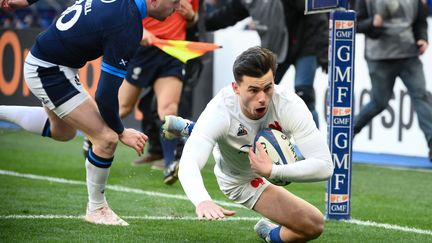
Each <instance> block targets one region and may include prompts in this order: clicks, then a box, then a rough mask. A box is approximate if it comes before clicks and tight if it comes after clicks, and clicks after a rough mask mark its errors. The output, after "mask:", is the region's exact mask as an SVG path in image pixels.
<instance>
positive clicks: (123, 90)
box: [118, 80, 141, 118]
mask: <svg viewBox="0 0 432 243" xmlns="http://www.w3.org/2000/svg"><path fill="white" fill-rule="evenodd" d="M140 93H141V87H138V86H136V85H133V84H131V83H129V82H127V81H126V80H125V81H123V83H122V85H121V86H120V89H119V96H118V99H119V112H120V117H122V118H123V117H126V116H127V115H129V114H130V113H131V112H132V111H133V109H134V108H135V104H136V103H137V101H138V98H139V95H140Z"/></svg>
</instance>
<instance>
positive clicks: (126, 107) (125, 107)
mask: <svg viewBox="0 0 432 243" xmlns="http://www.w3.org/2000/svg"><path fill="white" fill-rule="evenodd" d="M133 108H134V106H133V105H130V104H122V103H120V106H119V113H120V117H125V116H127V115H129V114H130V113H131V112H132V109H133Z"/></svg>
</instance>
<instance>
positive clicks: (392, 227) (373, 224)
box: [342, 219, 432, 235]
mask: <svg viewBox="0 0 432 243" xmlns="http://www.w3.org/2000/svg"><path fill="white" fill-rule="evenodd" d="M342 222H346V223H350V224H357V225H362V226H371V227H377V228H384V229H390V230H396V231H403V232H409V233H416V234H423V235H432V230H424V229H417V228H412V227H407V226H399V225H394V224H382V223H376V222H372V221H361V220H357V219H351V220H342Z"/></svg>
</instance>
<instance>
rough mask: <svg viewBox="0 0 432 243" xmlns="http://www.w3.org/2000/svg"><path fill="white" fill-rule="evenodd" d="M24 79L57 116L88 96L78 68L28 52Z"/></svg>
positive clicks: (66, 113) (62, 115)
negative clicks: (79, 76) (61, 64)
mask: <svg viewBox="0 0 432 243" xmlns="http://www.w3.org/2000/svg"><path fill="white" fill-rule="evenodd" d="M24 79H25V81H26V83H27V86H28V87H29V89H30V90H31V92H32V93H33V94H34V95H35V96H36V97H37V98H38V99H39V100H40V101H41V102H42V104H43V106H46V107H48V109H50V110H52V111H53V112H54V113H55V114H56V115H57V116H58V117H60V118H63V117H65V116H66V115H68V114H69V113H70V112H71V111H73V110H74V109H75V108H76V107H77V106H79V105H80V104H82V103H83V102H84V101H85V100H86V99H88V98H89V97H90V95H89V94H88V93H87V91H86V90H85V89H84V88H83V86H82V85H81V83H80V82H79V78H78V69H76V68H70V67H66V66H60V65H57V64H53V63H50V62H46V61H44V60H41V59H38V58H36V57H34V56H33V55H32V54H31V53H30V52H29V53H28V55H27V57H26V60H25V63H24Z"/></svg>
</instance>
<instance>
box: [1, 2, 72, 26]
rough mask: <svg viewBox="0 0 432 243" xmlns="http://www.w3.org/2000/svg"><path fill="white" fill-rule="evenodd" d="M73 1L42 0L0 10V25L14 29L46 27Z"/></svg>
mask: <svg viewBox="0 0 432 243" xmlns="http://www.w3.org/2000/svg"><path fill="white" fill-rule="evenodd" d="M73 2H74V1H73V0H43V1H39V2H37V3H35V4H33V5H31V6H30V7H27V8H22V9H17V10H15V11H13V12H5V11H3V10H0V26H1V27H4V28H16V29H25V28H29V27H39V28H46V27H48V26H49V25H50V24H51V23H52V22H53V21H54V19H56V18H57V16H58V15H59V14H60V13H61V12H63V10H65V9H66V8H67V7H68V6H69V5H71V4H72V3H73Z"/></svg>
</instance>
